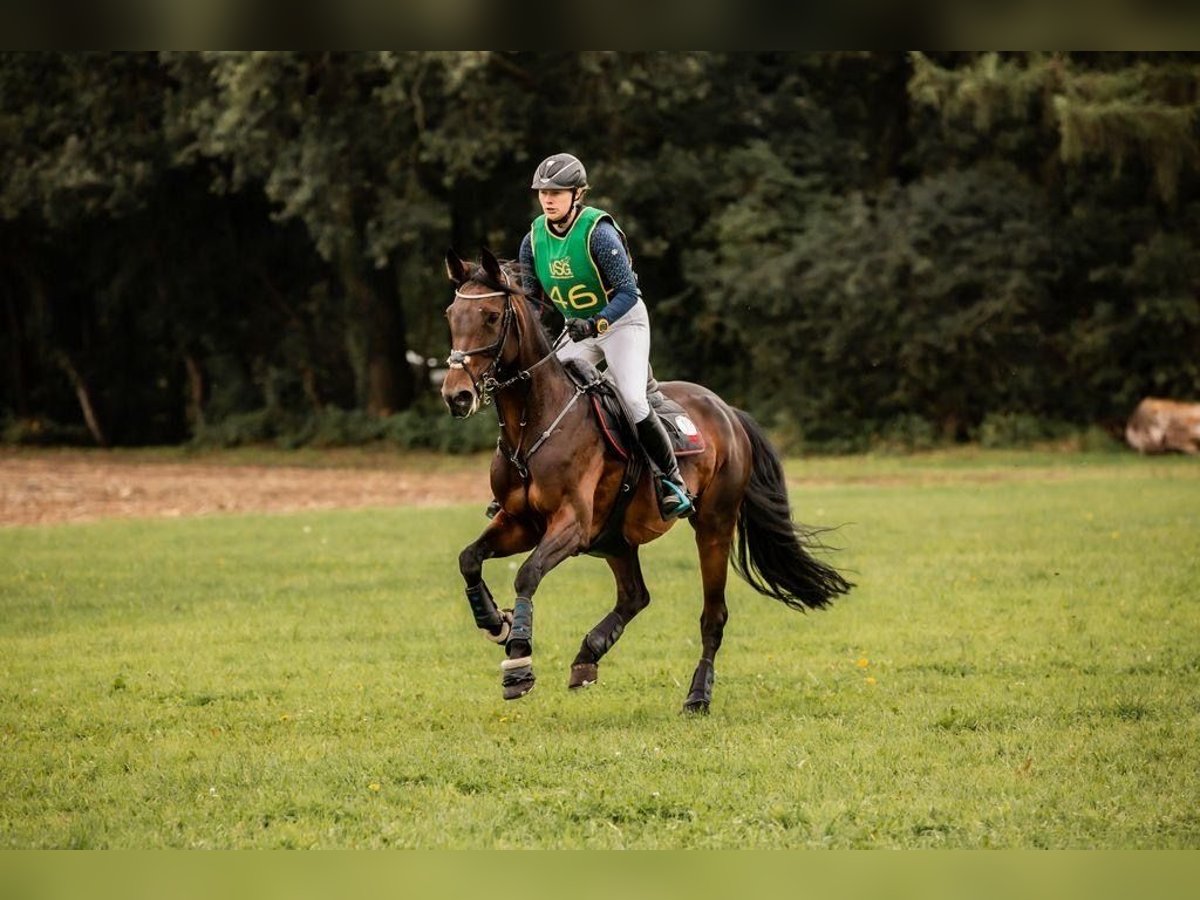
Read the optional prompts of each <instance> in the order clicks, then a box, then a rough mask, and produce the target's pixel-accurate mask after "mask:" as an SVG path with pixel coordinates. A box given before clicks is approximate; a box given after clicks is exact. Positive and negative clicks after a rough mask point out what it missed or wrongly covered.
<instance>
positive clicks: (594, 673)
mask: <svg viewBox="0 0 1200 900" xmlns="http://www.w3.org/2000/svg"><path fill="white" fill-rule="evenodd" d="M446 272H447V275H448V276H449V278H450V281H451V283H452V284H453V285H454V300H453V301H452V302H451V303H450V305H449V306H448V307H447V309H446V318H447V321H448V323H449V326H450V337H451V347H452V349H451V353H450V356H449V358H448V360H447V364H448V366H449V368H448V371H447V374H446V377H445V380H444V381H443V383H442V390H441V393H442V399H443V401H444V402H445V404H446V406H447V408H448V410H449V412H450V413H451V415H453V416H455V417H457V418H465V417H467V416H470V415H472V414H474V413H476V412H478V411H479V410H480V409H481V408H482V407H483V406H485V405H488V404H489V403H494V404H495V407H496V411H497V416H498V419H499V428H500V435H499V438H498V441H497V449H496V453H495V455H494V456H493V458H492V463H491V486H492V492H493V497H494V500H493V504H492V506H493V510H494V515H493V517H492V518H491V520H490V522H489V524H488V525H487V526H486V527H485V528H484V530H483V532H482V534H480V535H479V537H478V538H476V539H475V540H474V541H472V542H471V543H470V544H468V545H467V546H466V547H465V548H464V549H463V551H462V552H461V554H459V559H458V563H459V571H460V572H461V574H462V578H463V581H464V582H465V584H466V596H467V602H468V604H469V606H470V608H471V612H472V614H473V616H474V619H475V625H476V627H477V628H478V629H479V630H480V632H481V633H482V634H483V636H484V637H486V638H487V639H488V640H490V641H492V642H494V643H496V644H498V645H500V646H502V647H503V648H504V651H505V658H504V660H503V662H502V663H501V670H502V676H501V689H502V695H503V697H504V698H505V699H506V700H514V699H516V698H519V697H522V696H524V695H525V694H527V693H528V692H529V691H530V690H531V689H532V688H533V686H534V681H535V676H534V673H533V646H534V645H533V598H534V596H535V594H536V593H537V590H538V586H539V584H540V583H541V581H542V579H543V578H544V577H545V576H546V574H547V573H548V572H550V571H551V570H552V569H553V568H554V567H555V566H557V565H559V564H560V563H562V562H563V561H564V560H566V559H568V558H570V557H572V556H575V555H577V554H580V553H587V552H589V549H590V548H591V547H592V544H593V542H594V541H595V540H596V539H597V537H598V536H599V535H600V533H601V530H602V529H604V527H605V525H606V522H607V521H608V517H609V514H610V512H611V511H612V510H613V507H614V505H615V504H616V503H618V495H619V494H620V493H621V488H622V477H623V473H624V463H623V462H622V460H621V459H620V458H619V457H618V456H617V455H616V454H615V453H614V452H613V451H612V450H611V448H607V446H606V442H605V440H604V438H603V436H602V434H601V425H600V424H599V423H598V421H597V419H596V416H595V415H594V414H593V412H592V410H591V409H590V408H589V404H588V403H578V402H576V401H577V400H578V398H579V394H580V389H579V388H578V387H577V385H576V383H575V381H574V380H572V378H571V377H570V376H569V374H568V373H567V371H566V370H565V368H564V365H563V364H562V363H561V362H560V361H559V359H558V357H557V356H556V355H555V352H554V351H555V349H556V346H557V345H558V341H556V342H553V343H552V342H551V340H550V338H549V336H548V335H547V333H546V331H545V329H544V328H543V326H542V324H541V320H540V318H539V316H538V315H537V313H536V311H535V306H534V304H535V302H541V301H534V300H533V298H531V297H529V296H528V295H526V294H525V293H524V292H523V291H522V290H521V288H520V286H519V285H520V280H519V272H518V270H517V268H516V266H515V264H512V263H508V262H506V263H504V264H502V263H501V262H500V261H499V260H497V259H496V257H495V256H494V255H493V254H492V253H491V252H489V251H487V250H486V249H485V250H484V251H483V253H482V256H481V262H480V263H478V264H475V263H468V262H466V261H464V260H462V259H460V258H459V257H458V255H457V254H456V253H455V252H454V251H453V250H450V251H448V252H447V254H446ZM564 337H565V332H564V333H563V334H560V335H559V339H558V340H559V341H562V340H563V339H564ZM660 387H661V390H662V391H663V393H664V394H665V395H666V396H667V397H669V398H670V399H673V400H675V401H677V402H678V403H679V404H680V405H681V406H682V407H683V408H684V410H686V413H687V415H688V416H689V417H690V418H691V420H692V422H693V423H695V425H696V426H697V427H698V429H699V431H700V432H701V433H702V434H703V435H704V437H705V442H704V450H703V452H700V453H697V454H695V455H689V456H687V457H684V458H681V459H680V468H681V471H682V473H683V475H684V478H685V480H686V482H687V487H688V489H689V491H690V492H691V493H692V495H693V496H695V497H696V502H695V509H694V512H693V514H692V515H691V516H690V517H689V518H688V522H689V523H690V524H691V526H692V529H693V530H694V532H695V540H696V548H697V550H698V552H699V557H700V575H701V581H702V585H703V609H702V612H701V615H700V637H701V641H702V648H703V649H702V652H701V656H700V660H699V662H698V663H697V665H696V669H695V671H694V672H693V675H692V680H691V684H690V687H689V689H688V693H687V696H686V698H685V700H684V704H683V710H682V711H683V712H686V713H707V712H708V711H709V707H710V704H711V702H712V694H713V681H714V674H715V669H714V664H715V660H716V656H717V651H718V650H719V649H720V647H721V639H722V635H723V633H724V629H725V624H726V622H727V620H728V617H729V613H728V609H727V607H726V603H725V588H726V580H727V576H728V570H729V564H730V562H731V561H732V563H733V568H734V570H735V571H736V572H737V573H738V574H739V575H740V576H741V577H742V578H743V579H744V580H745V581H746V582H747V583H748V584H749V585H750V586H751V587H753V588H754V589H755V590H756V591H758V592H759V593H761V594H763V595H765V596H768V597H772V598H774V599H776V600H779V601H781V602H783V603H784V604H786V605H787V606H789V607H791V608H793V609H797V610H801V611H803V610H807V609H822V608H825V607H827V606H828V605H829V604H830V603H831V601H832V600H833V598H834V597H836V596H837V595H840V594H846V593H848V592H849V591H850V589H851V588H852V587H853V586H854V585H853V583H852V582H849V581H847V580H846V579H845V578H844V577H843V576H842V575H841V574H840V573H839V572H838V571H837V570H836V569H835V568H833V567H832V566H831V565H829V564H827V563H825V562H822V561H820V560H818V559H817V558H815V557H814V556H813V553H812V551H813V550H823V549H826V548H825V546H824V544H823V543H821V541H820V538H819V535H820V532H821V529H813V528H807V527H804V526H797V525H796V524H795V523H794V522H793V520H792V510H791V506H790V504H789V501H788V496H787V487H786V483H785V480H784V474H783V467H782V464H781V462H780V458H779V455H778V454H777V453H776V451H775V449H774V448H773V447H772V446H771V444H770V442H769V441H768V439H767V437H766V435H765V433H764V432H763V430H762V428H761V427H760V426H759V425H758V424H757V423H756V422H755V421H754V420H753V419H752V418H751V417H750V416H749V415H748V414H747V413H745V412H743V411H742V410H740V409H737V408H735V407H733V406H730V405H729V404H727V403H726V402H725V401H723V400H722V399H721V398H720V397H718V396H717V395H716V394H714V393H713V392H712V391H709V390H708V389H706V388H704V387H702V386H700V385H697V384H692V383H688V382H683V381H674V382H665V383H663V384H662V385H661V386H660ZM651 477H653V476H652V474H651V473H650V472H645V473H643V475H642V477H641V480H640V481H639V482H638V483H637V486H636V488H635V490H634V491H633V494H632V496H631V497H627V498H622V500H623V502H624V503H626V504H627V505H626V506H625V517H624V522H623V525H622V526H621V532H620V533H621V535H622V537H623V539H624V540H623V541H621V542H620V546H619V548H618V549H617V550H616V551H611V550H610V551H608V552H606V553H605V558H606V561H607V562H608V565H609V567H610V568H611V569H612V574H613V578H614V579H615V581H616V592H617V599H616V604H615V605H614V607H613V608H612V610H611V611H610V612H609V613H608V614H607V615H605V616H604V618H603V619H601V620H600V621H599V622H598V623H597V624H596V625H595V626H594V627H593V628H592V629H591V630H590V631H588V632H587V634H586V635H585V636H584V638H583V641H582V643H581V645H580V647H579V652H578V654H577V655H576V657H575V659H574V661H573V662H572V664H571V668H570V674H569V678H568V684H567V686H568V688H570V689H572V690H575V689H579V688H583V687H586V686H588V685H591V684H594V683H595V682H596V681H597V680H598V678H599V664H600V661H601V659H602V658H603V657H604V655H605V654H606V653H608V652H609V651H610V650H611V649H612V647H613V645H614V644H616V642H617V640H618V638H620V637H621V634H622V632H624V630H625V629H626V628H627V627H628V626H629V623H630V622H631V621H633V619H634V617H635V616H637V614H638V613H639V612H641V611H642V610H643V609H645V608H646V606H647V605H648V604H649V603H650V592H649V591H648V590H647V588H646V582H645V580H644V579H643V577H642V569H641V564H640V562H639V559H638V548H639V547H641V546H642V545H643V544H647V543H649V542H650V541H653V540H655V539H656V538H659V537H662V536H663V535H664V534H666V533H667V531H669V530H670V529H671V528H672V527H673V525H674V524H675V522H676V521H678V520H672V521H664V520H663V518H662V517H661V514H660V512H659V506H658V502H657V498H656V493H655V485H654V484H653V483H651ZM497 507H498V508H497ZM527 551H532V552H531V553H529V556H528V557H527V558H526V560H525V562H524V563H523V564H522V565H521V566H520V568H519V569H518V570H517V575H516V579H515V581H514V583H513V587H514V591H515V600H514V601H513V605H512V607H511V609H504V610H502V609H499V608H498V607H497V605H496V602H495V600H494V598H493V596H492V594H491V591H490V590H489V589H488V586H487V584H486V582H485V581H484V580H483V563H484V561H485V560H488V559H498V558H502V557H508V556H512V555H515V554H519V553H525V552H527Z"/></svg>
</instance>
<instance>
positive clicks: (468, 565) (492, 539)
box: [458, 512, 537, 644]
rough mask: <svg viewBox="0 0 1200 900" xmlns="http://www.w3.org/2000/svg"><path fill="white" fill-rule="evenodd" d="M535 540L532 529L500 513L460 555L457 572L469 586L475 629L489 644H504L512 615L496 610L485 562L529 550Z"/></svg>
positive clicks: (469, 598)
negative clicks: (486, 575)
mask: <svg viewBox="0 0 1200 900" xmlns="http://www.w3.org/2000/svg"><path fill="white" fill-rule="evenodd" d="M536 541H537V538H536V536H535V535H534V533H533V531H532V530H530V529H529V528H527V527H526V526H524V525H522V524H520V523H519V522H517V521H516V520H515V519H513V518H512V517H511V516H508V515H506V514H505V513H503V512H501V513H499V514H498V515H497V516H496V517H495V518H494V519H492V521H491V522H490V523H489V524H488V527H487V528H486V529H484V532H483V534H481V535H480V536H479V537H478V538H477V539H476V540H475V541H474V542H473V543H471V544H468V545H467V546H466V547H465V548H464V549H463V551H462V553H460V554H459V555H458V569H459V571H460V572H461V573H462V577H463V581H465V582H466V585H467V603H468V604H469V605H470V607H471V614H472V616H474V618H475V626H476V627H477V628H478V629H479V630H480V632H481V633H482V634H483V635H484V637H486V638H487V639H488V640H489V641H494V642H495V643H497V644H503V643H505V641H507V640H508V636H509V625H510V623H511V622H512V615H511V614H509V613H506V612H502V611H501V610H499V609H497V607H496V602H495V600H493V599H492V592H491V591H489V590H488V586H487V583H486V582H485V581H484V580H483V561H484V560H485V559H493V558H497V557H503V556H512V555H513V554H514V553H522V552H524V551H526V550H530V549H532V548H533V546H534V544H535V543H536Z"/></svg>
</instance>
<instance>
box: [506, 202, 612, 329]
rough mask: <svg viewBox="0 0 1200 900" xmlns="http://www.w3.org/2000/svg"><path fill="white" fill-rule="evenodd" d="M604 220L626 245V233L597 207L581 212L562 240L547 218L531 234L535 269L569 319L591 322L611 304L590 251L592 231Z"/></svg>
mask: <svg viewBox="0 0 1200 900" xmlns="http://www.w3.org/2000/svg"><path fill="white" fill-rule="evenodd" d="M602 219H607V220H608V221H609V222H612V224H613V227H614V228H616V229H617V233H618V234H620V235H621V241H622V243H624V242H625V233H624V232H623V231H621V229H620V228H619V227H618V226H617V223H616V222H614V221H613V217H612V216H610V215H609V214H608V213H606V212H605V211H604V210H602V209H596V208H595V207H594V206H585V207H584V208H583V209H581V210H580V211H579V215H578V217H577V218H576V219H575V222H574V224H572V225H571V230H570V231H568V232H567V233H566V234H565V235H563V236H562V237H559V236H558V235H557V234H555V233H554V232H553V231H551V230H550V227H549V226H548V225H547V224H546V217H545V216H544V215H543V216H538V217H537V218H536V219H534V220H533V226H532V227H531V229H530V232H529V239H530V242H531V244H532V247H533V268H534V270H535V271H536V273H537V278H538V281H540V282H541V283H542V290H544V291H545V292H546V296H547V297H549V298H550V299H551V300H553V301H554V305H555V306H557V307H558V308H559V310H561V311H562V314H563V315H564V316H567V317H568V318H573V319H587V318H590V317H591V316H594V315H596V314H597V313H598V312H600V310H602V309H604V307H605V306H606V305H607V304H608V295H609V293H610V292H609V291H606V290H605V289H604V281H603V279H601V277H600V270H599V269H597V268H596V263H595V262H594V261H593V260H592V254H591V250H590V249H589V247H590V245H591V240H592V231H594V230H595V228H596V225H597V224H599V223H600V221H601V220H602Z"/></svg>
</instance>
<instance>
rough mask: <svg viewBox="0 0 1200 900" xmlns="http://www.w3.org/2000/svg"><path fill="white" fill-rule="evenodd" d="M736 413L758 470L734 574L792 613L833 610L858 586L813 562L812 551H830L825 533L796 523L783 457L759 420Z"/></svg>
mask: <svg viewBox="0 0 1200 900" xmlns="http://www.w3.org/2000/svg"><path fill="white" fill-rule="evenodd" d="M734 412H736V413H737V416H738V419H740V420H741V423H742V427H743V428H744V429H746V434H747V435H748V436H749V437H750V445H751V447H752V448H753V470H752V471H751V473H750V483H749V484H748V485H747V486H746V496H745V497H744V498H743V499H742V508H741V510H740V512H739V513H738V523H737V546H736V548H735V551H734V554H733V568H734V571H735V572H737V573H738V574H739V575H741V576H742V578H744V579H745V580H746V582H747V583H748V584H749V585H750V586H751V587H752V588H754V589H755V590H756V591H758V592H759V593H760V594H765V595H766V596H768V597H774V598H775V599H776V600H781V601H783V602H784V603H786V604H787V605H788V606H790V607H791V608H792V609H799V610H804V609H821V608H823V607H825V606H828V605H829V603H830V602H832V600H833V598H834V597H835V596H836V595H837V594H845V593H849V591H850V589H851V588H852V587H854V584H853V583H852V582H849V581H847V580H846V579H845V578H843V577H842V575H841V574H840V573H839V572H838V571H837V570H836V569H834V568H833V567H832V566H829V565H826V564H825V563H823V562H820V561H818V560H816V559H814V558H813V557H812V555H811V553H810V551H812V550H822V549H827V548H826V547H825V545H824V544H823V543H821V540H820V534H821V532H822V529H819V528H807V527H805V526H798V525H796V524H795V523H794V522H793V521H792V507H791V504H790V503H789V502H788V495H787V482H786V481H785V480H784V477H783V464H782V463H781V462H780V460H779V454H778V453H776V452H775V448H774V447H772V446H771V444H770V442H769V441H768V440H767V436H766V434H765V433H763V430H762V428H761V427H760V426H759V424H758V423H757V422H755V421H754V419H752V418H751V417H750V416H749V415H747V414H746V413H744V412H742V411H741V410H740V409H735V410H734Z"/></svg>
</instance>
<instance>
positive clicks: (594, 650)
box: [567, 547, 650, 689]
mask: <svg viewBox="0 0 1200 900" xmlns="http://www.w3.org/2000/svg"><path fill="white" fill-rule="evenodd" d="M608 565H609V567H610V568H611V569H612V571H613V577H614V578H616V581H617V605H616V606H614V607H613V608H612V611H611V612H610V613H609V614H608V615H606V616H605V617H604V618H603V619H601V620H600V621H599V622H598V623H597V624H596V626H595V627H594V628H593V629H592V630H591V631H589V632H588V633H587V634H586V635H584V638H583V643H582V644H580V646H579V653H578V654H577V655H576V657H575V661H574V662H573V663H571V678H570V680H569V681H568V682H567V687H569V688H572V689H575V688H581V687H586V686H587V685H589V684H594V683H595V682H596V681H597V680H598V679H599V677H600V675H599V664H600V658H601V657H602V656H604V654H605V653H607V652H608V651H609V650H611V649H612V645H613V644H615V643H616V642H617V638H619V637H620V636H621V633H622V632H623V631H624V630H625V626H626V625H628V624H629V622H630V620H632V619H633V617H634V616H636V615H637V614H638V613H640V612H641V611H642V610H643V609H645V608H646V607H647V606H648V605H649V604H650V592H649V591H648V590H646V582H645V580H644V579H643V578H642V565H641V562H640V561H639V560H638V551H637V547H633V548H632V549H630V551H629V552H628V553H627V554H626V555H625V556H619V557H613V558H611V559H609V560H608Z"/></svg>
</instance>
